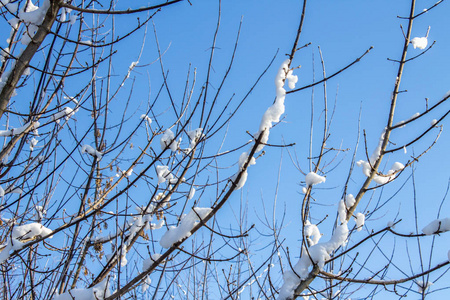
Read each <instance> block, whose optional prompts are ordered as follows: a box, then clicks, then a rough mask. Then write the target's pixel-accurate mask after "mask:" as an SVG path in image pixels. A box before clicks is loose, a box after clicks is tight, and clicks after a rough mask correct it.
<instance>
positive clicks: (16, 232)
mask: <svg viewBox="0 0 450 300" xmlns="http://www.w3.org/2000/svg"><path fill="white" fill-rule="evenodd" d="M52 232H53V231H52V230H50V229H48V228H46V227H45V226H44V225H42V224H40V223H29V224H25V225H21V226H15V227H14V228H13V229H12V232H11V237H10V238H9V239H8V241H7V243H6V245H2V246H0V249H1V252H0V264H2V263H3V262H4V261H6V260H7V259H8V258H9V255H10V252H11V251H14V250H20V249H22V247H23V246H24V245H26V241H27V240H32V239H34V238H36V237H43V236H48V235H50V234H52ZM49 238H52V236H50V237H49ZM22 241H23V242H22Z"/></svg>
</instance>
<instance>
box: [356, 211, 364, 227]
mask: <svg viewBox="0 0 450 300" xmlns="http://www.w3.org/2000/svg"><path fill="white" fill-rule="evenodd" d="M365 220H366V216H365V215H364V214H362V213H357V214H356V215H355V222H356V230H358V231H361V230H362V228H363V226H364V222H365Z"/></svg>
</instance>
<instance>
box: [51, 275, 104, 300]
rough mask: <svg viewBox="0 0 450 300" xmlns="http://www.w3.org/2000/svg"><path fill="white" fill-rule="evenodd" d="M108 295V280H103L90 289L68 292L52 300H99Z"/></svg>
mask: <svg viewBox="0 0 450 300" xmlns="http://www.w3.org/2000/svg"><path fill="white" fill-rule="evenodd" d="M110 295H111V292H110V290H109V284H108V279H105V280H103V281H102V282H100V283H99V284H97V285H95V286H94V287H92V288H90V289H73V290H69V291H67V292H65V293H64V294H61V295H57V296H56V297H55V298H53V300H101V299H105V298H106V297H109V296H110Z"/></svg>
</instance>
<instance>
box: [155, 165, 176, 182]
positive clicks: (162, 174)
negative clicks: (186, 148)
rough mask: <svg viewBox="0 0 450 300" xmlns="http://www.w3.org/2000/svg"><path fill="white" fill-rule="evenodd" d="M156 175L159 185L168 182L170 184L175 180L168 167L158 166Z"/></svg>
mask: <svg viewBox="0 0 450 300" xmlns="http://www.w3.org/2000/svg"><path fill="white" fill-rule="evenodd" d="M156 174H157V175H158V184H160V183H164V182H166V180H169V182H170V180H172V179H173V175H172V173H170V171H169V167H168V166H156Z"/></svg>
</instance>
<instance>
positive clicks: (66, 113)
mask: <svg viewBox="0 0 450 300" xmlns="http://www.w3.org/2000/svg"><path fill="white" fill-rule="evenodd" d="M77 111H78V109H75V110H73V109H72V108H70V107H64V109H63V110H61V111H59V112H57V113H56V114H54V115H53V116H51V118H50V120H52V121H55V122H56V123H59V119H61V118H66V120H69V119H70V117H72V116H73V115H74V114H75V113H76V112H77Z"/></svg>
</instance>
